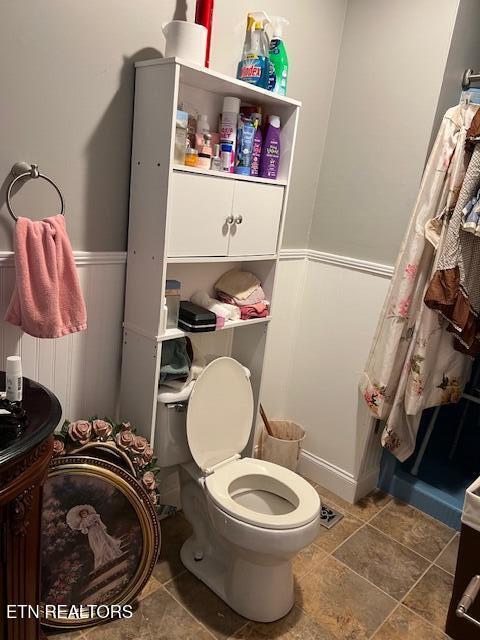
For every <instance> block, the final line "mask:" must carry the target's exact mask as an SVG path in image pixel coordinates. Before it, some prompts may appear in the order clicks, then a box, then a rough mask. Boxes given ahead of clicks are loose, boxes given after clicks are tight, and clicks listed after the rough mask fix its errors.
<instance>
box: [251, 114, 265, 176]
mask: <svg viewBox="0 0 480 640" xmlns="http://www.w3.org/2000/svg"><path fill="white" fill-rule="evenodd" d="M252 120H253V121H254V122H255V135H254V136H253V147H252V164H251V165H250V175H251V176H258V174H259V173H260V157H261V155H262V140H263V136H262V130H261V124H262V116H261V115H260V114H259V113H254V114H252Z"/></svg>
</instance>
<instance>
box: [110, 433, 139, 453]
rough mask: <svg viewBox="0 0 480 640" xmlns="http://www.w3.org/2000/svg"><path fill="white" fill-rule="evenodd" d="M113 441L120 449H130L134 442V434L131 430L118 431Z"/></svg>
mask: <svg viewBox="0 0 480 640" xmlns="http://www.w3.org/2000/svg"><path fill="white" fill-rule="evenodd" d="M115 441H116V443H117V445H118V446H119V447H120V449H130V448H131V447H132V445H133V443H134V442H135V436H134V434H133V433H132V432H131V431H120V433H117V437H116V438H115Z"/></svg>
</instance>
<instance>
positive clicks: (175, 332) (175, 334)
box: [158, 316, 272, 342]
mask: <svg viewBox="0 0 480 640" xmlns="http://www.w3.org/2000/svg"><path fill="white" fill-rule="evenodd" d="M271 319H272V316H267V317H266V318H252V319H250V320H229V321H227V322H225V325H224V326H223V327H222V328H221V329H216V331H224V330H225V329H235V328H237V327H246V326H249V325H252V324H260V323H262V322H270V320H271ZM208 333H210V334H212V333H215V332H214V331H210V332H208ZM188 335H198V332H194V333H190V332H188V331H183V329H178V328H177V329H167V330H166V332H165V333H164V335H163V336H159V337H158V339H159V341H160V342H163V341H164V340H173V339H174V338H183V337H184V336H188Z"/></svg>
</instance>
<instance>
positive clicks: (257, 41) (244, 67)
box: [237, 11, 270, 89]
mask: <svg viewBox="0 0 480 640" xmlns="http://www.w3.org/2000/svg"><path fill="white" fill-rule="evenodd" d="M269 22H270V19H269V18H268V16H267V14H266V13H265V12H264V11H254V12H253V13H249V14H248V17H247V32H246V34H245V43H244V46H243V54H242V59H241V60H240V63H239V65H238V71H237V78H238V79H239V80H243V81H244V82H248V83H249V84H253V85H255V86H257V87H262V88H263V89H266V88H267V86H268V77H269V68H270V60H269V51H268V49H269V39H268V36H267V34H266V32H265V26H266V25H267V24H269Z"/></svg>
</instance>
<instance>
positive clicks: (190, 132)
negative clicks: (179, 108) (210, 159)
mask: <svg viewBox="0 0 480 640" xmlns="http://www.w3.org/2000/svg"><path fill="white" fill-rule="evenodd" d="M196 133H197V116H196V115H195V114H193V113H191V112H190V111H189V112H188V124H187V138H188V142H189V143H190V146H191V147H192V149H193V148H194V147H195V134H196Z"/></svg>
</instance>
